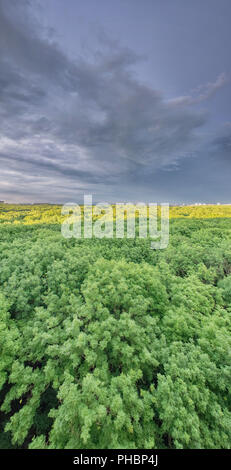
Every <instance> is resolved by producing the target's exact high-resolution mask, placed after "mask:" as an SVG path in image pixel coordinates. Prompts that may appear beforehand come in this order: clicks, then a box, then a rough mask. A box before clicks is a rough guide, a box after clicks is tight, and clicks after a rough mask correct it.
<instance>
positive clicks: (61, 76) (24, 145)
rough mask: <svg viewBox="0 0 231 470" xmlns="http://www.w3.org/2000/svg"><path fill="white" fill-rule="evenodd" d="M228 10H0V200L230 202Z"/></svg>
mask: <svg viewBox="0 0 231 470" xmlns="http://www.w3.org/2000/svg"><path fill="white" fill-rule="evenodd" d="M230 22H231V1H230V0H97V1H96V0H68V1H67V0H40V1H36V0H10V1H9V0H0V123H1V126H0V199H2V200H5V201H7V202H53V203H55V202H60V203H62V202H80V203H81V202H83V195H84V194H92V195H93V202H99V201H105V202H117V201H118V202H119V201H131V202H132V201H134V202H137V201H143V202H169V203H181V202H220V203H222V202H224V203H225V202H230V203H231V189H230V188H231V184H230V176H231V112H230V111H231V60H230V44H231V28H230Z"/></svg>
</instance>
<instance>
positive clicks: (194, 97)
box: [169, 72, 228, 106]
mask: <svg viewBox="0 0 231 470" xmlns="http://www.w3.org/2000/svg"><path fill="white" fill-rule="evenodd" d="M226 83H228V77H227V75H226V74H225V73H224V72H223V73H221V74H220V75H219V76H218V77H217V79H216V80H215V82H209V83H207V84H206V85H199V86H198V87H197V88H195V89H193V90H192V91H191V93H190V94H189V95H183V96H178V97H176V98H173V99H171V100H169V104H170V105H172V106H176V105H177V106H179V105H180V106H187V105H192V104H198V103H201V102H202V101H206V100H207V99H208V98H210V97H211V96H213V95H214V94H215V93H216V91H217V90H219V89H220V88H222V87H223V86H224V85H225V84H226Z"/></svg>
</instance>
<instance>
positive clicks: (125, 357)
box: [0, 206, 231, 448]
mask: <svg viewBox="0 0 231 470" xmlns="http://www.w3.org/2000/svg"><path fill="white" fill-rule="evenodd" d="M5 207H6V206H5ZM18 209H19V208H18ZM21 209H22V211H23V210H24V207H22V208H21ZM181 209H182V210H184V208H181ZM36 210H37V211H38V212H39V208H38V207H37V209H36ZM40 210H41V213H42V212H43V213H44V211H45V209H44V208H42V209H40ZM46 210H50V211H51V214H50V215H51V219H50V220H49V222H50V223H40V224H35V225H27V224H25V225H23V223H18V224H13V223H7V224H5V223H2V224H1V228H0V233H1V242H0V245H1V249H0V352H1V359H0V389H1V391H0V401H1V412H0V422H1V424H0V426H1V434H0V447H1V448H6V447H24V448H28V447H29V448H150V447H158V448H166V447H170V448H231V391H230V381H231V244H230V240H231V221H230V219H228V218H226V219H225V218H214V219H207V220H206V219H204V220H203V219H201V220H194V219H192V218H190V220H189V218H186V220H183V219H181V218H178V219H172V220H171V224H170V230H171V234H170V243H169V246H168V248H167V249H165V250H157V251H154V250H151V249H150V240H146V239H139V238H136V239H130V240H126V239H117V240H116V239H103V240H98V239H92V240H82V239H81V240H77V239H68V240H67V239H64V238H63V237H62V236H61V233H60V225H58V224H56V221H55V220H53V218H52V210H53V209H52V208H46ZM55 210H56V208H55ZM55 210H54V212H55ZM216 210H217V208H216ZM222 210H223V209H222ZM16 212H17V211H16ZM41 213H40V215H41ZM53 215H54V216H55V214H54V213H53ZM18 217H20V214H19V215H18ZM41 217H42V216H41ZM41 217H40V218H41ZM38 219H39V217H38Z"/></svg>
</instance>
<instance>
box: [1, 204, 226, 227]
mask: <svg viewBox="0 0 231 470" xmlns="http://www.w3.org/2000/svg"><path fill="white" fill-rule="evenodd" d="M61 209H62V206H60V205H49V204H39V205H31V204H30V205H16V204H0V223H3V224H9V223H13V224H23V225H33V224H60V223H62V222H63V221H64V220H65V219H66V218H67V216H64V215H63V216H62V215H61ZM81 211H82V216H83V206H81ZM89 211H90V209H89V208H85V212H88V213H89ZM123 214H124V212H123V210H122V209H121V208H120V207H119V208H118V209H117V216H119V217H120V216H121V217H123ZM146 214H147V210H146V208H144V209H142V210H141V212H140V217H142V215H144V216H146ZM115 215H116V210H115V206H113V219H114V220H115ZM129 215H130V216H132V215H133V207H132V206H130V209H129V210H128V213H125V219H126V218H127V217H129ZM159 215H160V206H158V216H159ZM169 216H170V219H174V218H186V217H187V218H196V219H201V218H202V219H210V218H211V219H213V218H218V217H219V218H220V217H222V218H224V217H231V205H200V206H197V205H195V206H171V207H170V208H169ZM95 218H97V216H95V217H94V207H93V220H94V219H95ZM108 218H109V219H110V216H109V217H108Z"/></svg>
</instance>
